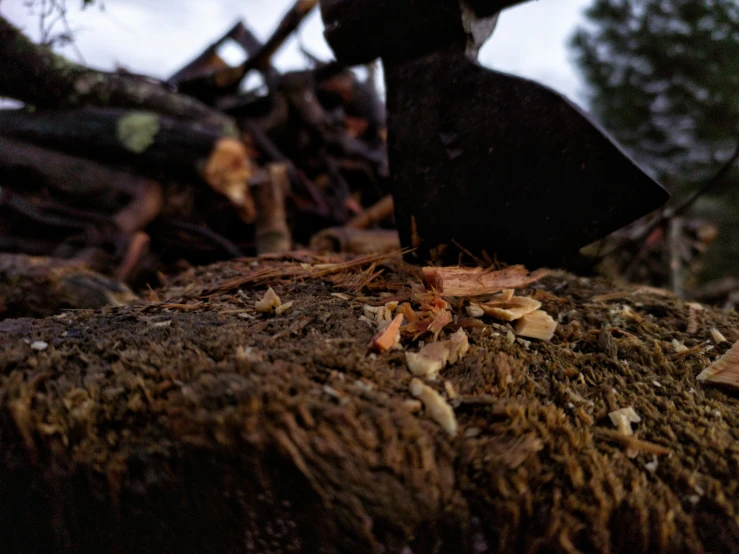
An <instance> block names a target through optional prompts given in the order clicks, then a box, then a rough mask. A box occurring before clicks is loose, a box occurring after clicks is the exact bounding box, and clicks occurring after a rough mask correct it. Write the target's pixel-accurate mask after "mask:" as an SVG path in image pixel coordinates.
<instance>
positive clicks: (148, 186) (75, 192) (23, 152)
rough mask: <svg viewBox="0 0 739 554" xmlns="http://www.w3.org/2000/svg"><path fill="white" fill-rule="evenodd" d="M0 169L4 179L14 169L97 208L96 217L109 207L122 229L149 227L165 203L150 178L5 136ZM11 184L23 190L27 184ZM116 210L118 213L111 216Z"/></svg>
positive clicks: (77, 202) (77, 204)
mask: <svg viewBox="0 0 739 554" xmlns="http://www.w3.org/2000/svg"><path fill="white" fill-rule="evenodd" d="M0 171H2V173H3V174H4V175H5V176H6V179H7V176H8V175H9V174H11V172H14V173H16V174H19V173H20V172H22V174H23V175H26V176H28V177H30V178H31V179H32V180H33V181H34V182H36V183H37V184H40V185H43V186H47V187H49V188H50V189H53V190H57V191H59V192H62V193H64V195H68V196H69V197H72V198H75V200H74V201H73V203H74V207H75V208H81V207H82V206H88V207H89V208H90V209H94V210H95V211H96V212H97V213H98V218H97V219H98V220H102V219H104V217H105V215H106V214H105V212H106V211H107V212H108V213H109V214H112V215H111V217H112V218H113V219H114V221H115V222H116V223H117V224H118V227H119V228H120V229H121V230H122V231H123V232H124V233H132V232H134V231H137V230H139V229H143V228H144V227H146V226H147V225H148V224H149V223H151V222H152V221H153V220H154V219H155V218H156V217H157V215H158V214H159V211H160V210H161V207H162V202H163V198H162V191H161V188H160V187H159V185H158V184H157V183H156V182H154V181H152V180H150V179H147V178H145V177H142V176H140V175H136V174H132V173H130V172H127V171H122V170H118V169H115V168H112V167H110V166H107V165H103V164H101V163H99V162H96V161H94V160H90V159H86V158H80V157H78V156H72V155H69V154H65V153H62V152H59V151H56V150H50V149H48V148H43V147H40V146H36V145H34V144H29V143H26V142H21V141H18V140H14V139H8V138H6V137H3V136H0ZM9 188H12V189H13V190H14V192H15V193H16V194H22V193H23V192H24V188H25V187H9ZM6 194H8V193H7V192H6ZM126 199H130V200H129V201H128V202H130V203H128V202H127V200H126ZM9 201H10V200H9V199H6V201H5V202H0V204H2V203H7V202H9ZM115 212H118V213H117V215H113V214H115ZM73 215H74V214H71V215H70V217H72V216H73ZM78 215H79V214H78ZM80 219H81V218H80ZM83 221H84V220H83ZM77 223H81V222H80V221H78V222H77ZM83 226H84V223H83Z"/></svg>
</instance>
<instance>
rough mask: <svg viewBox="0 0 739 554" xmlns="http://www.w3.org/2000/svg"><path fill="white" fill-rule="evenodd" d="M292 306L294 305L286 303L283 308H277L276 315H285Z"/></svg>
mask: <svg viewBox="0 0 739 554" xmlns="http://www.w3.org/2000/svg"><path fill="white" fill-rule="evenodd" d="M292 305H293V303H292V302H285V303H284V304H282V305H281V306H277V307H276V308H275V313H276V314H277V315H280V314H284V313H285V312H286V311H288V310H289V309H290V308H291V307H292Z"/></svg>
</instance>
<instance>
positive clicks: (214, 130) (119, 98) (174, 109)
mask: <svg viewBox="0 0 739 554" xmlns="http://www.w3.org/2000/svg"><path fill="white" fill-rule="evenodd" d="M316 4H317V1H316V0H311V1H306V0H299V1H297V2H296V4H295V5H294V6H293V7H292V9H290V10H289V12H288V13H287V14H286V15H285V17H284V18H283V20H282V21H281V23H280V24H279V25H278V27H277V29H276V30H275V32H274V33H273V35H272V36H271V37H270V39H269V40H268V41H267V42H265V43H264V44H262V43H260V42H259V41H258V40H257V39H256V38H255V37H254V35H252V33H251V32H250V31H249V30H248V29H247V27H246V26H245V25H244V24H243V23H238V24H237V25H235V26H234V27H233V28H232V29H230V30H229V31H228V32H227V33H226V34H225V35H224V36H223V37H221V38H219V39H218V40H217V41H215V42H214V43H213V44H212V45H211V46H209V47H208V48H207V49H206V50H205V51H204V52H203V53H202V54H201V55H200V56H198V57H197V58H196V59H195V60H193V61H192V62H191V63H189V64H187V65H186V66H185V67H183V68H182V69H181V70H180V71H178V72H177V73H176V74H175V75H173V76H172V77H171V78H170V79H169V80H168V81H167V82H161V81H157V80H155V79H152V78H148V77H145V76H141V75H135V74H132V73H129V72H127V71H124V70H118V71H116V72H113V73H106V72H100V71H95V70H92V69H89V68H87V67H83V66H80V65H76V64H73V63H71V62H68V61H67V60H65V59H63V58H61V57H59V56H57V55H55V54H53V53H52V52H51V51H50V50H48V49H47V48H45V47H42V46H39V45H35V44H32V43H31V42H30V41H29V40H28V39H27V38H26V37H25V36H24V35H23V34H22V33H21V32H20V31H19V30H18V29H17V28H15V27H14V26H13V25H12V24H10V23H9V22H8V21H7V20H5V19H3V18H2V17H0V73H2V75H3V79H1V80H0V96H3V97H8V98H13V99H16V100H19V101H20V102H22V103H23V104H24V107H22V108H19V109H7V110H0V253H5V254H19V253H20V254H26V255H32V256H36V257H46V258H48V259H49V267H54V266H56V265H57V262H58V260H59V259H64V260H72V261H74V262H80V263H84V264H86V267H88V268H89V269H90V270H92V271H96V272H99V273H101V274H102V275H105V276H108V277H112V278H114V279H116V280H118V281H120V282H123V283H128V284H129V285H134V286H135V287H142V286H145V285H148V284H151V285H152V286H156V285H157V284H159V283H160V282H162V281H166V276H167V275H168V274H169V273H170V272H172V271H173V270H176V269H178V268H180V269H181V268H182V267H183V266H187V265H192V264H201V263H207V262H212V261H216V260H220V259H226V258H233V257H239V256H244V255H253V254H255V253H259V254H261V253H267V252H277V251H284V250H288V249H290V248H292V247H294V246H296V245H308V244H309V243H310V241H311V238H312V237H313V236H314V235H316V234H317V233H318V232H319V231H322V230H325V229H330V228H332V227H344V226H345V225H347V224H349V227H350V228H358V227H364V228H367V227H381V226H385V227H389V226H390V225H387V223H391V222H390V221H388V220H389V219H390V218H391V214H392V203H391V202H389V201H388V199H387V195H388V180H387V177H388V164H387V155H386V148H385V116H384V106H383V104H382V102H381V100H380V98H379V97H378V93H377V92H376V90H375V88H374V86H373V85H372V83H371V79H370V78H367V79H366V80H362V79H360V78H359V77H358V76H357V73H356V72H355V71H354V70H353V69H352V68H348V67H345V66H342V65H339V64H337V63H335V62H321V61H319V60H315V59H312V58H309V57H308V56H307V57H306V59H307V60H308V61H307V62H306V63H307V65H308V66H309V67H307V68H306V69H305V70H302V71H293V72H290V73H280V72H279V71H278V70H276V69H275V68H274V66H273V65H272V63H271V58H272V56H273V54H274V53H275V52H276V51H277V50H278V49H279V47H280V46H281V45H282V43H283V42H284V41H285V40H286V39H287V38H288V37H289V36H290V35H291V34H292V33H293V32H294V31H295V30H296V29H297V28H298V26H299V25H300V23H301V21H302V20H303V19H304V17H305V16H306V15H307V14H308V13H309V12H310V11H311V10H312V9H313V8H314V7H315V6H316ZM226 43H228V44H231V45H232V44H233V43H235V44H237V45H239V46H240V47H241V48H243V50H244V52H245V56H246V61H245V62H244V63H242V64H240V65H238V66H235V67H234V66H229V65H228V64H227V63H226V62H225V61H224V60H223V59H222V58H221V56H219V54H218V53H219V51H220V49H221V47H222V46H223V45H224V44H226ZM252 72H257V73H259V74H260V75H261V77H262V80H263V82H264V86H263V87H261V88H260V89H256V90H244V86H243V83H244V82H245V80H246V77H247V76H248V75H250V74H251V73H252ZM376 204H377V205H378V206H377V207H374V206H375V205H376ZM373 207H374V208H373ZM383 221H384V222H385V223H386V224H384V225H383ZM328 233H329V234H328V235H326V233H324V234H323V235H321V237H322V238H321V239H320V243H321V244H326V240H329V241H333V242H335V243H337V244H339V245H342V244H345V243H348V242H351V241H348V239H346V238H345V237H343V235H342V236H341V237H338V238H335V237H333V235H331V234H330V231H328ZM334 238H335V240H334ZM382 239H383V240H384V241H385V242H383V244H386V243H387V240H385V239H386V237H384V236H383V237H382ZM389 241H390V244H392V245H396V244H397V239H395V238H394V236H392V235H391V237H390V239H389ZM40 265H43V264H42V263H41V262H40V261H39V260H36V262H35V263H34V264H33V266H34V268H36V269H35V271H36V272H38V271H39V269H38V268H39V266H40ZM2 301H3V299H2V298H0V318H2V309H3V308H2Z"/></svg>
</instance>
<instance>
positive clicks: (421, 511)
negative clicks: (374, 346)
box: [0, 253, 739, 554]
mask: <svg viewBox="0 0 739 554" xmlns="http://www.w3.org/2000/svg"><path fill="white" fill-rule="evenodd" d="M285 258H286V259H289V258H290V256H286V257H285ZM297 259H298V260H300V261H295V262H282V261H277V260H275V258H272V259H271V260H270V259H269V258H266V257H263V258H259V259H247V260H240V261H236V262H233V263H228V264H220V265H218V266H212V267H208V268H203V269H200V270H195V271H192V272H189V273H187V274H185V275H183V276H182V277H181V278H179V279H178V280H176V281H175V282H174V283H173V284H172V286H171V287H170V288H167V289H163V290H160V291H158V295H159V297H160V298H161V302H159V301H157V302H156V303H152V304H148V305H144V304H138V305H135V306H124V307H120V308H115V309H106V310H102V311H100V312H98V313H69V314H66V315H65V317H64V318H49V319H45V320H37V321H28V320H8V321H6V322H4V323H2V324H0V498H2V499H3V502H1V503H0V537H2V543H3V544H2V546H3V551H4V552H57V553H60V554H65V553H75V554H88V553H99V552H115V553H117V554H127V553H136V554H148V553H161V552H178V553H181V554H190V553H192V554H206V553H216V552H229V553H235V554H238V553H247V552H259V553H263V554H276V553H282V552H296V553H306V554H307V553H316V552H318V553H331V554H338V553H341V552H357V553H358V554H379V553H381V552H386V553H393V554H400V553H403V552H406V553H407V552H413V553H414V554H431V553H438V554H472V553H479V552H576V551H579V552H590V553H596V554H597V553H603V554H605V553H609V554H630V553H633V552H651V553H653V554H668V553H670V554H672V553H675V552H680V553H683V554H703V553H716V554H718V553H723V554H736V553H737V552H739V523H738V522H737V519H736V514H737V511H738V510H739V498H738V497H737V495H736V494H735V491H736V490H737V472H736V460H735V459H734V457H735V455H736V451H737V445H736V429H737V426H739V411H738V408H739V401H738V400H737V397H736V394H735V393H731V392H727V391H726V390H724V389H719V388H715V387H713V386H711V387H709V386H705V385H704V384H703V383H701V382H699V381H697V380H696V377H697V375H698V374H699V373H700V372H701V370H702V369H704V368H705V367H706V362H707V361H709V360H710V359H711V358H712V357H714V356H716V355H720V354H723V353H724V352H725V351H727V350H728V349H729V348H730V346H729V344H728V343H727V344H725V345H721V346H717V348H716V350H715V351H714V352H711V353H709V354H701V353H699V352H698V353H695V354H693V355H691V356H687V357H682V358H680V359H670V358H669V357H668V355H667V353H668V352H669V349H670V348H671V347H670V341H672V340H673V339H675V340H676V341H677V342H682V341H685V342H686V345H688V346H692V345H693V343H695V344H700V343H702V342H703V340H704V339H705V337H706V336H708V335H707V333H708V332H709V328H711V327H720V328H722V329H734V330H735V331H734V332H733V333H732V334H731V340H736V339H737V338H739V336H737V332H736V329H739V316H737V315H736V314H727V313H722V312H720V311H718V310H713V309H707V310H706V312H705V313H704V314H703V315H704V316H705V317H704V318H703V317H702V319H701V321H702V326H701V328H700V329H699V333H700V336H698V337H691V336H687V335H685V334H684V333H683V331H682V330H681V329H682V328H683V320H684V319H685V318H687V317H688V312H689V308H688V306H686V305H685V304H684V303H682V302H681V301H679V300H678V299H675V298H672V297H664V296H658V295H652V294H644V295H641V296H640V298H639V302H638V303H637V304H633V305H632V308H633V313H634V314H635V315H638V316H639V318H636V317H635V318H634V319H624V318H622V317H620V316H619V318H618V321H619V322H620V323H619V324H620V325H623V326H624V327H626V328H627V329H628V330H629V332H631V333H632V334H633V336H632V337H627V336H624V335H621V334H614V335H613V336H611V335H610V334H608V335H607V336H606V338H607V339H608V340H603V339H602V338H601V337H602V336H603V332H604V330H605V329H607V328H608V327H610V326H612V325H613V321H615V320H613V319H612V318H613V310H612V308H611V307H610V306H607V305H603V306H593V305H592V304H590V302H589V299H590V298H592V297H593V296H596V295H599V294H601V295H602V294H608V293H613V292H614V290H617V287H615V286H614V285H613V284H610V283H608V282H606V281H603V280H595V279H588V280H584V279H578V278H576V277H574V276H571V275H566V274H557V276H556V277H550V278H549V280H545V281H543V282H542V283H540V284H539V285H538V286H541V287H542V288H543V289H544V290H546V291H548V292H549V293H550V294H554V293H556V295H557V296H558V297H559V298H560V299H561V302H562V303H563V304H562V305H561V306H560V308H555V304H554V303H551V302H550V303H548V304H547V303H546V302H545V308H546V310H547V311H548V312H549V313H551V314H552V315H557V314H556V312H555V310H556V309H560V310H561V314H562V316H563V317H562V321H563V325H562V329H561V330H558V332H557V333H556V334H555V337H554V338H553V340H552V341H551V342H537V341H531V342H525V343H524V342H522V341H520V340H516V341H514V342H509V341H508V340H507V338H506V337H505V336H504V335H505V333H500V332H499V331H498V330H496V329H497V327H496V326H495V325H490V324H486V323H481V324H480V326H478V327H474V328H470V330H469V333H470V341H469V342H470V348H469V352H468V353H467V354H466V355H465V356H464V358H462V359H460V360H458V361H456V362H455V363H454V364H451V365H449V366H448V367H446V368H444V369H443V370H442V371H441V373H440V375H439V376H438V378H437V380H436V381H427V382H425V383H424V386H425V387H429V389H432V390H433V391H434V392H435V393H436V394H435V395H434V396H435V397H436V398H435V401H436V402H437V403H438V404H439V405H444V404H445V403H447V404H448V406H447V409H446V412H447V416H449V420H450V422H453V423H454V425H455V427H454V428H455V429H456V436H455V437H454V438H452V437H451V436H450V434H449V433H448V432H447V430H445V429H444V428H442V427H441V426H440V422H437V420H435V419H434V417H433V416H434V413H433V410H432V409H429V408H428V407H424V406H422V405H421V404H420V403H419V402H418V401H417V400H416V399H415V398H414V397H413V395H412V394H411V393H412V392H413V391H410V390H409V389H410V388H414V389H418V388H419V385H418V383H417V382H414V381H413V379H414V376H413V375H412V374H411V373H410V371H408V369H407V368H406V367H405V363H404V362H403V357H404V356H403V352H401V351H395V350H390V351H389V352H385V353H377V354H374V355H370V352H369V349H368V347H367V345H368V343H369V341H370V340H371V338H372V337H373V335H374V334H375V332H376V329H373V328H370V327H369V326H368V325H367V323H366V322H364V321H361V320H359V319H358V315H359V314H362V313H363V303H364V299H363V300H361V301H359V302H353V301H351V300H347V299H346V298H349V296H347V295H343V294H337V292H336V277H340V276H341V275H338V274H333V275H331V276H328V277H325V279H300V280H298V281H292V282H291V281H290V280H289V278H286V276H288V275H290V274H291V273H294V272H295V271H296V269H300V268H301V263H300V262H304V263H305V264H310V265H314V264H318V263H321V264H325V263H328V262H330V261H331V260H330V259H328V258H327V257H325V256H316V257H314V258H312V259H311V258H309V257H307V255H306V254H305V253H302V254H301V255H300V256H298V258H297ZM334 261H335V260H334ZM377 261H378V260H377V259H375V260H374V262H375V263H376V262H377ZM386 262H388V261H387V260H386ZM398 264H400V262H398ZM343 267H347V266H346V265H344V266H343ZM371 267H373V265H372V263H371V262H368V261H366V260H365V263H364V264H363V265H361V266H358V267H355V268H354V270H353V271H357V272H365V271H367V270H368V269H370V268H371ZM383 267H384V268H386V269H388V273H387V274H386V275H385V277H386V279H387V280H386V281H383V280H382V278H380V277H378V279H377V280H376V281H375V284H378V285H379V284H383V283H384V284H387V285H391V284H403V285H404V286H406V287H407V288H410V287H411V285H418V284H420V283H419V282H418V280H417V279H414V278H412V277H411V276H409V274H406V273H405V272H404V270H403V269H402V268H403V267H404V266H402V265H397V266H396V268H397V271H394V272H390V270H389V267H390V266H389V265H388V263H385V265H384V266H383ZM249 273H250V274H252V275H253V276H254V277H255V278H256V276H258V275H261V276H262V277H263V278H264V279H265V280H267V281H270V282H272V283H273V286H274V289H275V292H276V293H277V294H278V295H279V296H280V298H281V299H282V300H283V302H293V304H292V306H291V308H290V309H289V310H288V311H287V312H285V313H284V314H281V315H276V314H258V313H254V312H253V306H254V302H255V301H256V300H257V299H258V298H260V297H261V296H263V294H264V290H265V288H266V285H265V286H264V287H260V288H259V290H255V289H254V288H253V286H250V285H249V284H248V283H242V284H241V285H239V288H241V290H242V291H243V292H242V293H239V294H238V295H236V294H235V292H234V290H231V289H229V290H224V291H222V292H217V291H216V292H211V293H209V294H208V298H207V299H205V298H204V296H203V291H204V289H208V288H209V287H212V285H214V284H215V285H217V284H218V283H226V282H228V281H229V280H230V279H232V277H233V276H234V275H242V276H243V275H245V274H249ZM267 274H269V275H271V276H268V275H267ZM353 275H355V276H361V275H360V274H359V273H354V274H353ZM281 276H282V277H281ZM252 282H253V281H252ZM262 282H263V283H264V282H265V281H262ZM279 283H282V284H279ZM226 288H228V287H226ZM380 290H382V289H377V290H376V292H377V293H378V297H377V298H376V299H372V300H373V301H374V300H377V301H389V298H387V297H385V298H382V297H379V292H380ZM382 292H385V291H382ZM396 292H397V291H396ZM244 296H245V297H246V299H244ZM450 309H453V310H454V312H455V316H457V317H461V315H462V313H463V307H462V306H459V307H451V308H450ZM645 322H648V325H645ZM640 329H641V330H640ZM450 332H451V331H450ZM444 333H446V331H444ZM573 333H574V335H573ZM571 335H573V336H572V339H570V338H569V337H570V336H571ZM35 342H43V343H45V344H46V345H47V346H46V347H45V348H42V347H40V346H38V345H37V346H36V348H32V344H33V343H35ZM401 346H402V347H403V348H404V349H407V350H415V349H416V348H415V346H412V345H410V344H409V342H408V340H403V341H401ZM429 389H425V388H424V390H425V391H429ZM449 406H450V407H451V408H452V409H451V410H449V409H448V407H449ZM629 407H631V408H633V410H634V412H635V413H636V414H637V415H638V416H639V417H640V418H641V421H640V423H638V424H636V425H635V426H634V428H633V435H625V434H624V433H620V432H618V429H617V428H615V427H614V426H613V424H612V423H611V421H610V419H609V416H608V414H609V413H610V412H612V411H614V410H618V409H624V408H629ZM425 410H426V411H425ZM452 418H453V419H452ZM437 419H438V418H437ZM630 456H633V458H632V457H630Z"/></svg>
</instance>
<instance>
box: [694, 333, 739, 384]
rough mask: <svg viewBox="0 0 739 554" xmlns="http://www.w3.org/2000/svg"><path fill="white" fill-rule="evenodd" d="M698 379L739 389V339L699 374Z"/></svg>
mask: <svg viewBox="0 0 739 554" xmlns="http://www.w3.org/2000/svg"><path fill="white" fill-rule="evenodd" d="M698 381H701V382H705V383H709V384H712V385H725V386H728V387H731V388H734V389H739V341H737V342H736V343H734V346H732V347H731V348H730V349H729V351H728V352H726V354H724V355H723V356H721V357H720V358H719V359H718V360H716V361H715V362H713V363H712V364H711V365H710V366H708V367H707V368H706V369H704V370H703V371H702V372H701V374H700V375H698Z"/></svg>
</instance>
